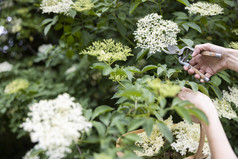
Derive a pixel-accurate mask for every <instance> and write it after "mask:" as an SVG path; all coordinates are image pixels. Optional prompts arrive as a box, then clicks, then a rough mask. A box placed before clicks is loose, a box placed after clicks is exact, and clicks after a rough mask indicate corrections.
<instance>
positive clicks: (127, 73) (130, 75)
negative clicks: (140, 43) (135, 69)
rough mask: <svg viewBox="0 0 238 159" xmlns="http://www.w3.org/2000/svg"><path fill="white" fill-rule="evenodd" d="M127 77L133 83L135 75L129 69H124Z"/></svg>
mask: <svg viewBox="0 0 238 159" xmlns="http://www.w3.org/2000/svg"><path fill="white" fill-rule="evenodd" d="M123 70H124V71H125V73H126V75H127V78H128V80H129V81H130V82H132V78H133V74H132V73H131V71H130V70H129V69H128V68H125V69H123Z"/></svg>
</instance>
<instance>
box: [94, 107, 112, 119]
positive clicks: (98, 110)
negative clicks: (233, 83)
mask: <svg viewBox="0 0 238 159" xmlns="http://www.w3.org/2000/svg"><path fill="white" fill-rule="evenodd" d="M112 110H114V109H113V108H112V107H110V106H107V105H102V106H99V107H97V108H96V109H95V110H94V112H93V116H92V120H93V119H94V118H96V117H97V116H99V115H101V114H104V113H106V112H110V111H112Z"/></svg>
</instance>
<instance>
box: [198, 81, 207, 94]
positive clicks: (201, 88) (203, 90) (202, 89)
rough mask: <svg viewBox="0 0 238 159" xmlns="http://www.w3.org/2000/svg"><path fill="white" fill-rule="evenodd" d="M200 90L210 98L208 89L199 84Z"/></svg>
mask: <svg viewBox="0 0 238 159" xmlns="http://www.w3.org/2000/svg"><path fill="white" fill-rule="evenodd" d="M198 89H199V90H200V91H201V92H202V93H204V94H206V95H207V96H209V92H208V90H207V88H206V87H204V86H203V85H201V84H198Z"/></svg>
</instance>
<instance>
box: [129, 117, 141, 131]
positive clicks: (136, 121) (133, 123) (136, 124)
mask: <svg viewBox="0 0 238 159" xmlns="http://www.w3.org/2000/svg"><path fill="white" fill-rule="evenodd" d="M144 123H145V121H144V119H134V120H132V121H131V122H130V124H129V126H128V131H132V130H135V129H137V128H139V127H141V126H143V124H144Z"/></svg>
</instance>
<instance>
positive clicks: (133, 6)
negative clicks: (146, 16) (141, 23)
mask: <svg viewBox="0 0 238 159" xmlns="http://www.w3.org/2000/svg"><path fill="white" fill-rule="evenodd" d="M140 4H141V2H138V1H136V2H133V3H132V4H131V6H130V9H129V14H132V13H133V12H134V11H135V9H136V8H137V7H138V6H139V5H140Z"/></svg>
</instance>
